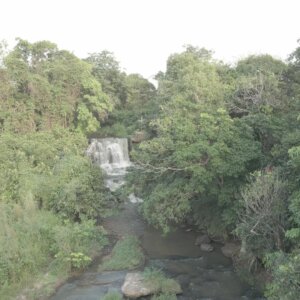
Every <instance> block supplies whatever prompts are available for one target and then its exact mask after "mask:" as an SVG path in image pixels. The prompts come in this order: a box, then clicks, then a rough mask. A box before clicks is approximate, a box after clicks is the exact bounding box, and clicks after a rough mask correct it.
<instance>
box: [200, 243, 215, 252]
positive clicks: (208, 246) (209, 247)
mask: <svg viewBox="0 0 300 300" xmlns="http://www.w3.org/2000/svg"><path fill="white" fill-rule="evenodd" d="M200 249H201V250H202V251H205V252H211V251H213V250H214V247H213V246H212V245H211V244H201V245H200Z"/></svg>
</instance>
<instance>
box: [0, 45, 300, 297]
mask: <svg viewBox="0 0 300 300" xmlns="http://www.w3.org/2000/svg"><path fill="white" fill-rule="evenodd" d="M155 80H156V81H157V87H156V86H155V85H154V84H153V83H151V82H150V81H149V80H147V79H145V78H143V77H142V76H141V75H139V74H126V73H125V72H124V71H123V70H122V69H121V67H120V63H119V62H118V61H117V60H116V58H115V56H114V54H113V53H111V52H109V51H106V50H104V51H102V52H99V53H91V54H90V55H89V56H88V57H87V58H85V59H80V58H78V57H76V56H75V55H74V54H72V53H71V52H69V51H66V50H61V49H59V48H58V47H57V45H56V44H54V43H52V42H49V41H39V42H35V43H30V42H28V41H26V40H23V39H18V40H17V43H16V46H15V47H14V48H13V49H11V50H8V47H7V45H6V44H5V43H4V42H2V43H1V45H0V148H1V151H0V170H1V171H0V298H1V299H15V298H13V297H15V296H16V293H17V292H18V291H20V290H21V289H22V288H23V287H24V286H26V285H28V284H30V283H32V282H34V280H35V279H36V278H39V276H40V275H41V274H43V273H45V272H48V273H49V274H51V276H52V277H50V279H49V278H48V279H47V280H50V281H51V280H52V281H53V282H54V281H55V280H57V277H61V278H66V277H67V276H68V274H70V272H73V271H74V270H80V269H83V268H85V267H86V266H88V265H89V263H90V262H91V261H92V260H93V259H94V258H95V256H96V255H97V253H98V252H99V251H100V250H101V249H102V248H103V247H104V246H105V245H107V243H108V237H107V232H105V230H104V229H103V227H102V226H101V221H102V219H103V218H104V217H106V216H109V215H112V214H113V213H114V212H115V210H116V209H117V207H118V204H119V202H120V198H121V196H120V195H117V194H116V193H113V192H111V191H109V190H108V189H107V188H106V187H105V185H104V175H103V174H102V172H101V170H100V168H98V167H96V166H94V165H93V164H92V162H91V160H90V159H89V158H88V157H87V156H86V149H87V147H88V144H89V140H90V139H91V138H93V137H125V138H128V139H131V140H132V141H133V143H132V147H131V148H132V149H131V152H130V156H131V159H132V161H134V163H135V164H136V165H138V166H139V167H138V168H132V170H131V172H129V175H128V184H127V186H126V188H125V191H124V193H129V192H132V191H134V193H135V194H136V195H138V196H139V197H141V198H142V199H143V200H144V202H143V203H142V206H141V212H142V215H143V216H144V218H145V219H146V220H147V222H148V223H149V224H152V225H153V226H155V227H157V228H159V229H160V230H161V231H162V233H163V234H165V235H167V234H168V232H169V231H170V230H171V228H172V227H173V226H176V225H180V224H189V225H191V226H195V227H196V228H199V229H201V230H203V231H205V232H207V233H208V234H209V235H210V236H212V237H216V238H219V239H222V240H228V239H234V240H238V241H240V242H241V245H242V250H243V251H241V252H240V254H239V256H238V257H236V265H237V266H236V268H237V269H239V270H240V271H239V272H241V274H242V273H245V274H246V275H245V277H250V276H252V277H253V278H255V277H258V276H259V274H263V275H261V276H262V277H263V282H264V287H263V289H264V295H265V297H266V298H267V299H271V300H277V299H278V300H279V299H280V300H294V299H298V298H299V295H300V252H299V249H300V44H299V47H298V48H296V49H295V50H294V51H293V52H292V53H291V54H290V56H289V58H288V59H287V60H286V61H283V60H279V59H276V58H273V57H272V56H270V55H268V54H265V55H251V56H249V57H247V58H243V59H241V60H239V61H237V62H236V63H235V64H232V65H228V64H225V63H224V62H222V61H219V60H217V59H215V58H214V56H213V51H211V50H207V49H205V48H198V47H195V46H191V45H187V46H185V49H184V51H182V52H181V53H174V54H171V55H170V56H169V58H168V60H167V62H166V70H165V72H159V73H158V74H157V75H156V77H155ZM28 274H30V276H28ZM49 276H50V275H49ZM241 276H242V275H241ZM262 277H258V278H260V279H259V280H261V278H262Z"/></svg>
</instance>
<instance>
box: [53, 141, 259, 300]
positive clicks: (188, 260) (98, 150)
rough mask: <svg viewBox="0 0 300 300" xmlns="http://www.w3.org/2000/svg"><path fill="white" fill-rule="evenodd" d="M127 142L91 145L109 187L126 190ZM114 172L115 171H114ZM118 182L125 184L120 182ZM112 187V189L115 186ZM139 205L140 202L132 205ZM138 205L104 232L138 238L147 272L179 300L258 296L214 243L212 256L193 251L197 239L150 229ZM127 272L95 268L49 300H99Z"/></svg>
mask: <svg viewBox="0 0 300 300" xmlns="http://www.w3.org/2000/svg"><path fill="white" fill-rule="evenodd" d="M124 140H125V139H103V140H93V141H92V143H91V145H90V147H89V149H88V151H87V152H88V155H89V156H90V157H91V158H92V159H93V161H94V162H95V163H97V164H98V165H99V166H100V167H101V168H103V169H104V170H105V172H106V174H107V176H108V181H107V186H109V187H111V188H112V189H115V188H116V186H120V185H121V184H124V182H123V178H122V176H121V175H120V174H121V173H123V174H125V173H126V167H127V166H129V165H130V161H129V158H128V150H127V149H128V148H127V141H124ZM121 151H124V152H122V153H121ZM114 168H116V169H117V170H114ZM117 178H119V179H120V180H121V181H122V182H121V183H120V182H118V181H117ZM112 182H113V184H112ZM133 202H136V201H133ZM138 205H139V204H138V203H131V202H130V201H128V203H125V204H124V206H123V209H122V211H121V212H120V214H119V215H117V216H112V217H109V218H107V219H105V220H104V224H103V225H104V227H105V228H106V229H107V230H108V231H109V232H111V233H113V234H114V235H116V236H119V237H121V236H125V235H136V236H138V237H139V239H140V241H141V244H142V247H143V249H144V252H145V254H146V256H147V260H146V267H156V268H159V269H161V270H162V271H164V272H165V273H166V274H167V275H168V276H169V277H172V278H174V279H176V280H177V281H178V282H179V283H180V284H181V286H182V289H183V294H182V295H178V297H177V298H178V299H181V300H198V299H199V300H200V299H201V300H205V299H206V300H208V299H210V300H247V299H248V300H254V299H260V298H259V296H258V295H257V294H256V292H255V291H254V290H252V289H251V288H250V287H249V286H248V285H247V284H244V283H242V282H241V281H240V279H239V278H238V276H237V275H236V273H235V272H234V270H233V266H232V262H231V260H230V259H228V258H226V257H225V256H224V255H223V254H222V252H221V251H220V248H221V245H220V244H217V243H215V244H214V245H213V246H214V249H215V250H214V251H213V252H210V253H208V252H203V251H201V250H200V248H199V247H198V246H195V240H196V237H197V233H196V232H193V231H189V232H187V231H186V230H185V229H183V228H178V229H176V230H175V231H174V232H171V233H170V234H169V235H168V236H167V237H163V236H162V235H161V233H160V232H159V231H158V230H156V229H154V228H153V227H151V226H149V225H147V224H146V223H145V222H144V220H143V219H142V218H141V216H140V215H139V213H138V209H137V208H138ZM126 273H127V272H126V271H113V272H101V273H99V272H97V263H94V264H93V265H92V266H91V267H90V269H89V270H88V271H87V272H85V273H83V274H82V275H81V276H79V277H78V278H73V279H70V280H69V282H67V283H66V284H64V285H63V286H62V287H61V288H60V289H59V290H58V291H57V293H56V294H55V295H54V296H53V297H52V298H51V300H100V299H102V298H103V297H104V295H105V294H106V293H107V292H109V291H119V292H120V291H121V286H122V284H123V281H124V278H125V275H126Z"/></svg>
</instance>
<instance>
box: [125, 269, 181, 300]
mask: <svg viewBox="0 0 300 300" xmlns="http://www.w3.org/2000/svg"><path fill="white" fill-rule="evenodd" d="M159 292H164V293H172V294H181V293H182V289H181V286H180V284H179V283H178V282H177V281H176V280H174V279H171V278H166V277H162V278H158V279H155V280H154V281H151V280H150V282H149V281H148V282H147V281H146V280H145V278H144V276H143V274H142V273H140V272H135V273H127V275H126V277H125V281H124V283H123V286H122V293H123V294H124V296H126V297H127V298H133V299H136V298H139V297H143V296H149V295H152V294H157V293H159Z"/></svg>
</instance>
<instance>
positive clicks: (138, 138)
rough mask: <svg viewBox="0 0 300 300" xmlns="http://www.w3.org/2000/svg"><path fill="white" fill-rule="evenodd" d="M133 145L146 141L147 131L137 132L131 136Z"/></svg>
mask: <svg viewBox="0 0 300 300" xmlns="http://www.w3.org/2000/svg"><path fill="white" fill-rule="evenodd" d="M130 139H131V142H132V143H141V142H142V141H144V140H145V139H146V132H145V131H135V132H134V133H133V135H132V136H131V138H130Z"/></svg>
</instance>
